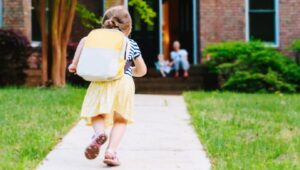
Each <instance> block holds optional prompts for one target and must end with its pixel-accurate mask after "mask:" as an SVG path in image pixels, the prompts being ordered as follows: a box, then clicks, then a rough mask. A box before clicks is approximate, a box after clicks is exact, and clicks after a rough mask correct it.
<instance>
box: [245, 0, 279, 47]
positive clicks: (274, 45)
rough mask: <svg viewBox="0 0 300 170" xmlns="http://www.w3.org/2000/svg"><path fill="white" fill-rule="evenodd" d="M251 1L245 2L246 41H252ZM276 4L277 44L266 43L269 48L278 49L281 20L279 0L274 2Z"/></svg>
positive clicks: (246, 0)
mask: <svg viewBox="0 0 300 170" xmlns="http://www.w3.org/2000/svg"><path fill="white" fill-rule="evenodd" d="M249 1H250V0H245V16H246V31H245V32H246V34H245V36H246V37H245V38H246V41H247V42H248V41H250V19H249V18H250V16H249V8H250V5H249V4H250V3H249ZM274 2H275V25H274V27H275V42H274V43H268V42H266V45H267V46H271V47H274V48H278V47H279V46H280V26H279V25H280V18H279V0H274Z"/></svg>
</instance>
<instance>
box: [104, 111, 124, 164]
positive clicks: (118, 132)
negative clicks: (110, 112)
mask: <svg viewBox="0 0 300 170" xmlns="http://www.w3.org/2000/svg"><path fill="white" fill-rule="evenodd" d="M126 127H127V121H126V120H125V119H124V118H122V117H121V116H120V115H119V114H117V113H115V114H114V126H113V128H112V130H111V132H110V139H109V144H108V146H107V151H106V153H105V157H104V160H103V162H104V163H106V164H107V165H108V166H119V165H120V161H119V159H118V157H117V152H116V150H117V148H118V146H119V144H120V142H121V140H122V138H123V136H124V134H125V131H126Z"/></svg>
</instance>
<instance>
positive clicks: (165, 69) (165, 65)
mask: <svg viewBox="0 0 300 170" xmlns="http://www.w3.org/2000/svg"><path fill="white" fill-rule="evenodd" d="M157 58H158V61H157V69H158V70H159V71H160V74H161V75H162V76H163V77H166V76H167V75H166V74H169V73H170V72H171V70H172V67H171V66H172V64H171V63H170V62H169V60H165V59H164V55H162V54H158V56H157Z"/></svg>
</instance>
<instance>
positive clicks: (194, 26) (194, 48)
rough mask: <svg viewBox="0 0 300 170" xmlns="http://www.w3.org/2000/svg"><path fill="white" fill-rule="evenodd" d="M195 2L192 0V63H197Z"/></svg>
mask: <svg viewBox="0 0 300 170" xmlns="http://www.w3.org/2000/svg"><path fill="white" fill-rule="evenodd" d="M196 5H197V2H196V0H193V64H198V60H197V51H198V43H197V40H198V37H197V32H198V31H197V8H196Z"/></svg>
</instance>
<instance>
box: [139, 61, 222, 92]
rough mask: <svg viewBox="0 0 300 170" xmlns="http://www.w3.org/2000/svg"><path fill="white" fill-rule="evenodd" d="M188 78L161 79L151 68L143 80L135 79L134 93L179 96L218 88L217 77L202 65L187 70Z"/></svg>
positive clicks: (171, 76) (172, 77)
mask: <svg viewBox="0 0 300 170" xmlns="http://www.w3.org/2000/svg"><path fill="white" fill-rule="evenodd" d="M189 74H190V77H189V78H187V79H185V78H174V76H173V75H170V77H166V78H163V77H161V75H160V73H159V72H158V71H156V70H155V69H153V68H150V69H148V73H147V75H146V76H145V77H143V78H136V79H135V80H134V81H135V86H136V93H140V94H141V93H142V94H149V93H151V94H181V93H182V92H183V91H187V90H210V89H216V88H218V87H217V86H218V84H217V83H218V82H217V77H216V75H214V74H211V73H209V72H208V71H207V67H206V66H203V65H199V66H193V67H191V69H190V70H189Z"/></svg>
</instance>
